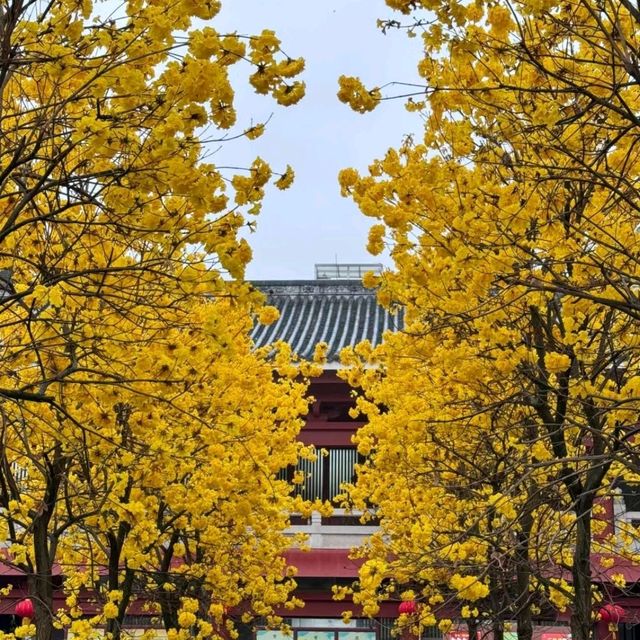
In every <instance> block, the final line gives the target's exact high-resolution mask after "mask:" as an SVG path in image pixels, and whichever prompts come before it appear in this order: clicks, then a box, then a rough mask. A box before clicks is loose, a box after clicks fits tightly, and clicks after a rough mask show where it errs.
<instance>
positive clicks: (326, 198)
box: [214, 0, 420, 280]
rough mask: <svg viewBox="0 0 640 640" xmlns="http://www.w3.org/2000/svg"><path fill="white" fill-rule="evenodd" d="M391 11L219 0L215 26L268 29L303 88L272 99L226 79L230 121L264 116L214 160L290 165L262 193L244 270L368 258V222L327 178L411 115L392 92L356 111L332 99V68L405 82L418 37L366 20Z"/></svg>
mask: <svg viewBox="0 0 640 640" xmlns="http://www.w3.org/2000/svg"><path fill="white" fill-rule="evenodd" d="M391 15H392V12H391V10H390V9H388V8H387V7H386V6H385V4H384V0H313V1H312V0H226V2H223V9H222V12H221V14H220V16H218V18H216V25H215V26H216V28H217V29H218V31H220V32H223V31H225V30H228V31H236V30H237V31H238V32H241V33H252V32H253V33H256V32H259V31H261V30H262V29H263V28H268V29H273V30H275V31H276V32H277V34H278V36H279V37H280V39H281V40H282V43H283V48H284V50H285V51H286V52H287V54H288V55H290V56H291V57H298V56H303V57H304V58H305V59H306V62H307V69H306V72H305V74H304V80H305V81H306V83H307V96H306V97H305V99H304V100H303V101H302V102H300V103H299V104H298V105H297V106H294V107H289V108H287V109H282V108H280V107H277V105H275V104H274V103H273V101H271V100H270V99H268V98H264V97H261V96H256V95H255V94H253V93H252V91H251V88H250V87H249V86H248V84H247V83H244V84H241V83H236V86H237V87H238V91H237V100H238V107H239V109H238V113H239V120H238V125H241V124H242V126H244V124H245V123H246V124H247V125H248V124H249V123H250V119H251V118H252V117H253V120H254V122H262V121H264V120H265V119H266V118H267V117H268V116H269V115H270V114H271V113H273V117H272V118H271V121H270V123H269V125H268V128H267V130H266V132H265V134H264V135H263V136H262V138H260V139H258V140H256V141H254V142H251V143H247V142H246V141H244V140H241V141H237V142H229V143H226V144H225V145H224V148H223V149H221V150H220V160H221V161H223V162H224V164H229V163H233V164H236V163H237V164H244V165H245V166H246V164H247V162H248V160H249V159H250V158H251V157H252V154H253V155H256V154H259V155H260V156H262V157H263V158H264V159H265V160H267V161H268V162H269V163H270V164H271V165H272V167H273V168H274V170H278V169H279V168H282V169H284V166H285V165H286V164H287V163H288V164H291V165H292V166H293V167H294V170H295V172H296V181H295V183H294V185H293V186H292V187H291V188H290V189H289V190H287V191H284V192H279V191H277V190H275V189H271V190H269V192H268V194H267V197H266V199H265V203H264V208H263V212H262V213H261V214H260V216H259V218H258V230H257V232H256V233H254V234H252V235H251V236H249V238H248V239H249V242H250V243H251V246H252V248H253V251H254V259H253V262H252V264H251V265H250V266H249V269H248V273H247V276H248V277H249V278H251V279H254V280H255V279H301V278H312V277H313V267H314V264H315V263H316V262H334V261H335V260H336V258H337V260H338V262H372V261H375V259H374V258H372V257H371V256H369V255H368V254H367V252H366V250H365V244H366V236H367V230H368V228H369V224H370V222H371V221H370V220H368V219H367V218H365V217H364V216H362V214H360V212H359V211H358V210H357V208H356V207H355V205H354V204H352V202H351V201H350V200H347V199H344V198H341V197H340V193H339V189H338V186H337V179H336V176H337V174H338V171H339V170H340V169H341V168H342V167H345V166H353V167H356V168H366V167H367V165H368V164H369V162H370V161H371V160H372V159H374V158H376V157H380V156H381V155H383V154H384V152H385V151H386V149H387V148H388V147H390V146H397V145H398V144H399V143H400V141H401V140H402V138H403V136H404V135H406V134H409V133H413V132H415V131H416V130H417V129H419V125H420V122H419V120H418V119H417V117H416V115H415V114H413V115H412V114H409V113H407V112H406V111H405V110H404V108H403V105H402V101H400V100H397V101H389V102H385V103H383V104H382V105H381V106H380V107H378V109H377V110H376V111H374V112H373V113H369V114H366V115H360V114H357V113H353V112H351V111H350V110H349V108H348V107H346V106H345V105H343V104H341V103H340V102H338V100H337V98H336V91H337V78H338V76H339V75H340V74H346V75H359V76H360V77H361V78H362V80H363V81H364V83H365V84H366V85H367V86H373V85H382V84H384V83H387V82H391V81H394V80H395V81H398V80H400V81H415V79H416V73H415V71H414V69H415V63H416V61H417V56H418V53H419V51H418V47H419V45H420V38H415V39H413V40H409V39H407V38H406V36H405V35H404V34H403V33H398V32H392V33H389V34H388V35H386V36H385V35H382V34H381V33H380V31H379V30H378V29H377V28H376V19H377V18H379V17H390V16H391ZM239 71H240V70H239ZM246 71H247V69H246V68H245V69H244V70H243V72H244V73H245V74H246ZM245 77H246V75H245ZM238 79H240V78H238ZM214 161H216V159H214Z"/></svg>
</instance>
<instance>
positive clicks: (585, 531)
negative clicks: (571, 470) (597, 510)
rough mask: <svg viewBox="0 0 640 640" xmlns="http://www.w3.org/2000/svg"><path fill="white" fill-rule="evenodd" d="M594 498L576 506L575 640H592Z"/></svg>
mask: <svg viewBox="0 0 640 640" xmlns="http://www.w3.org/2000/svg"><path fill="white" fill-rule="evenodd" d="M592 507H593V498H591V497H590V496H583V498H582V499H581V500H579V502H578V504H577V505H576V548H575V556H574V560H573V571H572V577H573V588H574V591H575V595H574V603H573V613H572V615H571V636H572V639H573V640H591V637H592V629H593V624H592V622H591V607H592V602H591V509H592Z"/></svg>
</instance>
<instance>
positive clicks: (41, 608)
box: [29, 518, 53, 640]
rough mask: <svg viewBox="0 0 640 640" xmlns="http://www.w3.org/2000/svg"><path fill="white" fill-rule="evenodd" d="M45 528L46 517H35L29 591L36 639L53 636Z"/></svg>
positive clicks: (50, 576)
mask: <svg viewBox="0 0 640 640" xmlns="http://www.w3.org/2000/svg"><path fill="white" fill-rule="evenodd" d="M47 530H48V519H46V520H44V521H43V520H42V519H41V518H36V519H35V521H34V528H33V551H34V555H35V560H36V562H35V571H34V573H33V575H32V576H30V578H29V592H30V593H31V595H32V596H33V605H34V608H35V625H36V640H52V638H53V618H52V613H53V571H52V570H51V569H52V567H51V562H50V558H49V541H48V536H47Z"/></svg>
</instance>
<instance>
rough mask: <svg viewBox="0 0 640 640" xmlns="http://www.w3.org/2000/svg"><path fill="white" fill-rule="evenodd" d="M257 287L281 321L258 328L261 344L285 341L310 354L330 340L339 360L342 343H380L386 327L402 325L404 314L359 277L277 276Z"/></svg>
mask: <svg viewBox="0 0 640 640" xmlns="http://www.w3.org/2000/svg"><path fill="white" fill-rule="evenodd" d="M253 285H254V286H255V287H256V288H257V289H260V290H261V291H262V292H263V293H266V294H267V297H268V304H270V305H273V306H274V307H277V309H278V310H279V311H280V318H279V320H278V321H277V322H274V323H273V324H272V325H267V326H264V325H260V324H257V325H256V326H255V327H254V329H253V333H252V338H253V340H254V342H255V344H256V346H259V347H261V346H265V345H268V344H270V343H272V342H274V341H275V340H285V341H286V342H289V343H290V344H291V346H292V348H293V350H294V352H295V353H297V354H298V355H300V356H301V357H303V358H311V357H312V356H313V350H314V347H315V345H316V344H317V343H318V342H326V343H327V344H328V345H329V349H328V353H327V359H328V361H329V362H333V363H335V362H337V361H338V359H339V357H338V356H339V353H340V350H341V349H343V348H344V347H347V346H349V345H355V344H358V342H361V341H362V340H369V341H370V342H371V343H372V344H379V343H380V342H381V341H382V334H383V333H384V332H385V331H387V330H388V329H390V330H394V329H399V328H401V327H402V316H403V314H402V312H401V311H400V312H398V313H397V314H396V315H392V314H390V313H389V312H388V311H386V310H385V309H383V308H382V307H381V306H380V305H378V303H377V301H376V295H375V292H373V291H371V290H369V289H365V288H364V287H363V286H362V284H361V283H360V281H358V280H292V281H282V280H276V281H260V282H254V283H253Z"/></svg>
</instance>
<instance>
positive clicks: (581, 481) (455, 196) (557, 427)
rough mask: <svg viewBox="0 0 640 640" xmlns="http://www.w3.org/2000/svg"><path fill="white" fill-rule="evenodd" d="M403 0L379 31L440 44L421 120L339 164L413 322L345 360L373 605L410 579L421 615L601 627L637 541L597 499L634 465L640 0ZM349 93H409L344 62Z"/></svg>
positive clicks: (429, 66)
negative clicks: (414, 134) (359, 415)
mask: <svg viewBox="0 0 640 640" xmlns="http://www.w3.org/2000/svg"><path fill="white" fill-rule="evenodd" d="M387 4H388V5H389V6H390V7H392V8H394V9H396V10H398V11H400V12H401V13H402V14H405V15H406V16H408V17H407V18H406V19H405V22H403V21H402V20H403V19H400V20H396V21H389V22H386V23H383V24H382V26H383V27H384V28H385V29H390V28H393V27H396V28H398V29H406V31H407V32H408V34H409V35H410V36H419V37H421V38H422V41H423V44H424V56H423V58H422V59H421V60H419V61H418V72H419V73H420V75H421V77H422V78H423V79H424V86H421V87H417V86H416V87H414V89H415V92H414V94H413V95H412V96H410V97H409V98H408V101H407V108H408V109H410V110H412V111H415V112H417V114H418V115H419V116H421V117H422V118H423V134H422V135H421V136H420V139H415V138H409V139H407V140H406V141H405V142H404V143H403V144H402V145H401V146H399V148H398V149H390V150H389V151H388V152H387V153H386V155H385V156H384V157H383V158H381V159H379V160H375V161H374V162H372V164H371V165H370V167H369V170H368V172H366V173H365V174H361V173H359V172H358V171H356V170H355V169H345V170H344V171H343V172H341V175H340V184H341V187H342V191H343V195H345V196H349V197H351V198H353V200H354V201H355V202H356V204H357V205H358V206H359V208H360V209H361V211H362V213H363V214H365V215H367V216H370V217H372V218H374V219H375V220H376V223H375V224H374V225H373V226H372V227H371V233H370V237H369V245H368V248H369V250H370V251H371V252H372V253H373V254H379V253H380V252H382V251H383V250H384V249H385V248H388V249H389V251H390V254H391V258H392V260H393V264H394V267H393V269H392V270H391V272H389V273H388V274H385V275H384V276H383V277H382V278H376V277H373V276H370V277H369V278H368V279H367V282H368V284H369V285H370V286H374V287H379V297H380V300H381V301H382V302H383V303H384V304H386V305H388V306H391V307H393V306H397V305H401V306H403V307H405V309H406V316H405V317H406V327H405V330H404V332H402V333H400V334H397V335H394V336H388V338H387V340H386V343H385V344H384V345H383V346H382V347H380V348H378V349H376V350H373V351H372V350H371V349H370V347H368V346H367V345H362V346H361V347H360V348H359V349H356V350H355V351H353V352H351V353H350V354H347V355H346V356H345V361H346V362H347V363H349V364H351V365H352V366H353V368H352V370H351V371H350V372H348V373H347V374H345V375H346V377H347V378H348V379H349V380H350V381H351V383H352V384H354V385H355V386H359V387H362V388H363V390H364V391H363V396H362V398H361V400H360V407H361V409H362V410H363V411H364V412H365V413H366V414H367V416H368V417H369V419H370V424H369V425H368V426H366V427H365V428H364V429H363V430H362V431H361V432H360V433H359V434H358V437H357V439H358V443H359V448H360V451H361V452H362V453H363V454H368V455H369V462H368V463H367V464H366V465H365V466H364V468H363V469H361V471H360V476H359V482H358V485H357V487H355V488H354V489H353V490H352V493H351V496H352V499H354V500H355V502H356V503H357V504H361V505H362V504H364V501H368V500H370V501H371V502H372V503H373V505H374V506H375V507H376V509H377V510H378V514H379V515H380V517H381V523H382V530H383V532H384V534H386V536H388V537H380V538H376V539H374V540H373V541H372V543H371V545H370V549H369V554H370V561H369V563H366V564H365V566H364V568H363V572H362V573H361V579H360V592H359V595H358V596H357V597H358V598H360V599H362V600H363V601H365V602H368V603H371V606H373V607H374V609H375V606H376V605H375V602H376V601H377V598H379V597H380V594H381V593H383V594H388V593H389V589H396V588H398V585H405V587H406V588H409V587H411V588H412V589H413V590H415V591H416V593H419V594H421V595H420V598H421V600H422V601H423V603H424V606H423V608H422V609H421V613H420V617H422V620H423V623H425V624H427V623H434V622H435V621H436V620H437V619H439V620H441V625H442V627H443V628H446V627H447V625H448V624H449V622H448V619H449V618H450V617H451V615H452V614H455V615H459V614H460V613H461V614H462V616H463V617H465V618H467V619H468V620H469V622H470V624H471V625H472V626H473V625H475V624H477V623H482V621H483V620H492V621H493V624H494V633H497V634H500V633H501V631H502V627H501V625H502V622H503V621H504V620H513V619H517V621H518V633H519V635H520V637H522V638H530V637H531V620H532V616H533V615H534V614H536V612H537V611H539V610H540V609H541V608H544V607H548V606H553V607H555V608H556V609H564V608H565V607H567V606H570V607H571V625H572V634H573V637H574V638H577V639H579V640H586V638H588V637H590V634H591V628H592V622H593V620H594V619H595V616H596V614H595V613H594V611H595V603H596V602H598V601H599V600H600V599H601V598H603V597H605V598H606V597H607V596H606V594H604V595H603V593H602V592H600V590H599V588H597V587H596V583H597V582H598V572H599V570H600V569H601V568H602V566H609V567H610V566H611V565H612V564H613V563H614V562H615V560H614V559H613V557H612V555H611V554H613V555H615V554H622V555H624V554H626V553H631V551H630V550H629V548H628V543H629V540H630V538H629V532H628V531H625V530H624V528H620V527H618V528H617V529H616V531H615V535H614V534H613V533H612V532H611V531H610V530H607V529H606V528H605V527H604V523H603V518H604V515H603V514H602V509H603V507H602V500H601V499H602V498H603V497H604V496H610V495H612V494H613V492H614V486H615V481H616V479H617V478H620V477H627V478H629V479H637V475H636V473H637V469H638V466H637V453H636V438H637V414H638V408H639V402H640V397H639V395H638V377H637V362H638V324H637V308H638V297H637V295H638V285H639V284H640V283H639V280H638V276H639V275H640V272H639V271H638V262H637V229H638V223H639V222H640V219H639V217H638V204H639V200H638V195H639V192H638V188H637V178H638V170H639V168H640V163H639V156H638V149H637V140H638V131H639V129H638V120H637V116H636V112H637V110H638V105H639V100H640V91H639V87H638V84H639V82H640V67H639V64H640V57H639V56H638V47H639V46H640V41H639V40H638V34H639V33H640V29H639V27H640V14H639V13H638V11H637V8H636V7H635V5H633V4H631V3H629V2H626V0H605V1H604V2H600V1H597V2H596V1H594V0H575V1H571V0H570V1H569V2H555V1H553V0H551V1H549V2H538V1H537V0H536V1H531V2H529V1H527V0H523V1H517V2H512V1H501V2H483V1H482V0H478V2H473V3H459V2H450V1H446V2H438V1H436V2H423V1H421V0H416V1H413V0H412V1H406V2H404V1H403V2H394V1H391V0H389V1H388V2H387ZM399 73H400V72H399ZM339 97H340V98H341V99H342V100H343V101H345V102H348V103H349V104H350V105H351V106H352V107H353V108H355V109H356V110H358V111H361V112H364V111H367V110H369V109H371V108H375V107H376V106H377V105H379V104H380V102H381V101H382V100H383V99H384V98H386V97H392V96H384V95H383V94H382V92H381V91H380V90H379V89H372V90H367V89H366V88H365V87H364V86H363V85H362V83H361V82H360V81H359V80H358V79H355V78H345V77H343V78H341V79H340V92H339ZM371 364H375V365H376V366H375V367H374V368H371V367H370V365H371ZM383 540H386V541H387V542H385V543H384V544H383ZM596 553H598V554H600V557H601V563H602V564H598V563H597V562H594V557H596V556H595V555H594V554H596ZM371 563H373V564H371ZM372 567H373V568H375V567H377V568H376V569H375V571H374V573H375V576H376V577H375V579H373V580H372V579H370V575H369V574H370V573H371V570H372V569H371V568H372ZM443 603H444V604H443Z"/></svg>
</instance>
